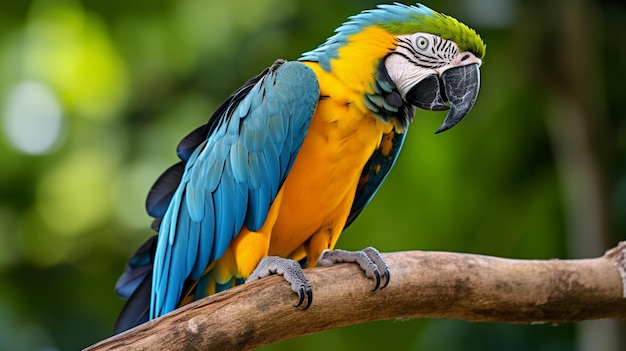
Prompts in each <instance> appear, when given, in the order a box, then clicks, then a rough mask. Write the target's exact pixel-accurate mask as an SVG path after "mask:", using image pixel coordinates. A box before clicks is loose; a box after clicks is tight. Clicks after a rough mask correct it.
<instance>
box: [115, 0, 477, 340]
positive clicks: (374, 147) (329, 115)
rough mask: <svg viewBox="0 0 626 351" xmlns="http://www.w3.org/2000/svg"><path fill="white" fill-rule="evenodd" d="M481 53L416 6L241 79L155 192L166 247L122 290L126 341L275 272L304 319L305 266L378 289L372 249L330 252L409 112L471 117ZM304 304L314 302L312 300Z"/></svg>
mask: <svg viewBox="0 0 626 351" xmlns="http://www.w3.org/2000/svg"><path fill="white" fill-rule="evenodd" d="M485 50H486V46H485V44H484V43H483V41H482V39H481V38H480V36H479V35H478V34H477V33H476V32H475V31H474V30H473V29H470V28H469V27H468V26H466V25H465V24H462V23H461V22H459V21H457V20H456V19H454V18H452V17H450V16H447V15H444V14H441V13H439V12H436V11H433V10H431V9H430V8H428V7H426V6H424V5H421V4H417V5H403V4H399V3H395V4H392V5H379V6H378V7H377V8H375V9H372V10H366V11H364V12H362V13H360V14H357V15H355V16H352V17H350V18H349V19H348V21H347V22H345V23H344V24H343V25H341V26H340V27H339V28H338V29H336V30H335V34H334V35H333V36H331V37H330V38H329V39H327V40H326V42H325V43H323V44H322V45H320V46H319V47H318V48H316V49H314V50H312V51H309V52H305V53H304V54H302V56H301V57H300V58H299V59H298V60H297V61H290V62H287V61H284V60H277V61H276V62H274V64H273V65H271V66H270V67H269V68H267V69H265V70H264V71H263V72H261V73H260V74H259V75H258V76H256V77H254V78H252V79H250V80H249V81H247V82H246V83H245V84H244V85H243V86H242V87H241V88H239V89H238V90H237V91H235V92H234V93H233V94H232V95H231V96H230V97H228V99H226V101H224V102H223V103H222V104H221V105H220V106H219V107H218V108H217V109H216V111H215V112H214V114H213V116H212V117H211V118H210V119H209V121H208V123H206V124H204V125H202V126H200V127H199V128H197V129H195V130H194V131H192V132H191V133H190V134H189V135H187V136H186V137H185V138H184V139H182V141H181V142H180V144H179V145H178V148H177V154H178V157H179V158H180V162H178V163H176V164H175V165H173V166H172V167H170V168H169V169H167V170H166V171H165V172H164V173H163V174H162V175H161V176H160V177H159V178H158V179H157V181H156V182H155V184H154V186H153V187H152V189H151V190H150V192H149V194H148V197H147V200H146V208H147V212H148V214H149V215H150V216H152V217H154V218H155V220H154V222H153V228H154V229H155V230H157V231H158V235H157V236H154V237H152V238H150V239H149V240H148V241H147V242H146V243H145V244H144V245H143V246H142V247H140V248H139V250H138V251H137V252H136V254H135V255H134V256H133V257H132V258H131V259H130V261H129V263H128V265H127V267H126V270H125V272H124V273H123V274H122V276H121V277H120V279H119V280H118V283H117V285H116V292H117V293H118V294H119V295H120V296H122V297H124V298H127V299H128V301H127V302H126V305H125V306H124V308H123V309H122V312H121V313H120V316H119V318H118V321H117V323H116V326H115V332H116V333H118V332H121V331H124V330H126V329H128V328H131V327H133V326H135V325H138V324H140V323H143V322H145V321H147V320H148V319H153V318H156V317H159V316H161V315H164V314H166V313H168V312H170V311H172V310H174V309H176V308H178V307H179V306H181V305H184V304H187V303H189V302H191V301H194V300H196V299H199V298H201V297H204V296H207V295H211V294H214V293H216V292H219V291H222V290H224V289H228V288H230V287H233V286H235V285H238V284H241V283H243V282H245V281H246V279H247V281H250V280H253V279H258V278H261V277H264V276H267V275H269V274H274V273H276V274H281V275H283V277H284V278H285V280H287V281H288V282H289V283H290V284H291V289H292V290H293V291H294V292H295V293H296V294H298V302H297V303H296V304H295V306H296V307H298V306H301V307H302V308H304V309H306V308H308V307H309V306H310V304H311V302H312V298H313V295H312V289H311V286H310V284H309V282H308V280H307V279H306V276H305V275H304V273H303V271H302V267H313V266H316V265H331V264H334V263H338V262H356V263H358V264H359V265H360V266H361V268H362V269H363V270H364V272H365V275H366V276H367V277H369V278H371V279H373V280H374V289H373V290H377V289H379V288H384V287H385V286H386V285H387V284H388V283H389V279H390V274H389V269H388V267H387V265H386V264H385V262H384V261H383V260H382V258H381V256H380V255H379V253H378V251H376V250H375V249H373V248H367V249H365V250H362V251H357V252H348V251H343V250H334V247H335V243H336V242H337V239H338V238H339V235H340V234H341V233H342V231H343V230H344V229H345V228H346V227H348V226H349V225H350V224H351V223H352V222H353V221H354V220H355V218H356V217H357V216H358V215H359V214H360V213H361V211H362V210H363V208H364V207H365V206H366V205H367V203H368V202H369V201H370V200H371V198H372V197H373V196H374V194H375V193H376V191H377V190H378V188H379V187H380V185H381V183H382V182H383V180H384V179H385V177H386V175H387V173H388V172H389V171H390V169H391V168H392V166H393V164H394V161H395V159H396V157H397V156H398V153H399V151H400V149H401V147H402V144H403V141H404V139H405V137H406V132H407V128H408V126H409V124H410V122H411V121H412V120H413V117H414V114H415V107H419V108H422V109H425V110H434V111H442V110H449V112H448V114H447V116H446V118H445V120H444V122H443V124H442V126H441V127H440V128H439V129H438V130H437V133H439V132H442V131H445V130H447V129H449V128H452V127H453V126H454V125H456V124H457V123H458V122H459V121H461V120H462V119H463V118H464V117H465V116H466V115H467V114H468V113H469V111H470V110H471V108H472V106H473V105H474V103H475V101H476V97H477V95H478V90H479V86H480V72H479V67H480V65H481V64H482V59H483V57H484V55H485ZM305 300H306V301H305Z"/></svg>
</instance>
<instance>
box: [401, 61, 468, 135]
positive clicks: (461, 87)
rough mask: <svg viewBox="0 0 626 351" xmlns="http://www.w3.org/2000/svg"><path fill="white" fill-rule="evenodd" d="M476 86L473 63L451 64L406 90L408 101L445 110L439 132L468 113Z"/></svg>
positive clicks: (454, 123) (453, 124) (434, 109)
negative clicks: (454, 65)
mask: <svg viewBox="0 0 626 351" xmlns="http://www.w3.org/2000/svg"><path fill="white" fill-rule="evenodd" d="M479 89H480V70H479V69H478V65H477V64H471V65H467V66H461V67H454V68H450V69H448V70H446V71H445V72H443V73H442V74H441V76H437V75H435V74H433V75H430V76H428V77H426V78H424V79H423V80H422V81H421V82H419V83H418V84H416V85H415V86H414V87H413V88H411V90H409V92H408V93H407V96H406V100H407V102H408V103H410V104H412V105H414V106H416V107H419V108H422V109H426V110H431V111H442V110H447V109H449V110H450V112H448V115H447V116H446V119H445V120H444V121H443V124H442V125H441V127H439V129H437V131H436V132H435V133H441V132H443V131H446V130H448V129H450V128H452V127H454V126H455V125H456V124H457V123H459V122H460V121H461V120H462V119H463V118H464V117H465V116H467V114H468V113H469V112H470V110H471V109H472V107H473V106H474V103H475V102H476V97H478V91H479Z"/></svg>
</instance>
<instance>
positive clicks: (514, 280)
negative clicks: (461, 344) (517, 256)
mask: <svg viewBox="0 0 626 351" xmlns="http://www.w3.org/2000/svg"><path fill="white" fill-rule="evenodd" d="M383 258H384V259H385V261H386V262H387V263H388V264H389V267H390V270H391V282H390V284H389V286H387V287H386V288H385V289H383V290H380V291H375V292H372V291H371V289H372V286H373V282H372V281H371V280H369V279H366V278H365V276H364V274H363V273H362V271H361V270H360V269H359V268H358V267H357V266H356V265H354V264H340V265H336V266H334V267H323V268H322V267H319V268H314V269H307V270H305V273H306V275H307V277H308V278H309V279H310V281H311V284H312V286H313V305H311V307H310V308H309V309H308V310H306V311H303V310H301V309H299V308H295V307H293V306H292V305H293V304H294V303H295V302H296V295H295V294H293V293H292V292H291V290H290V289H289V287H288V284H287V283H286V282H285V281H283V280H282V278H281V277H278V276H272V277H268V278H264V279H260V280H258V281H255V282H252V283H249V284H244V285H242V286H238V287H235V288H233V289H229V290H227V291H225V292H222V293H219V294H216V295H213V296H210V297H208V298H204V299H202V300H199V301H196V302H194V303H192V304H189V305H187V306H184V307H182V308H180V309H178V310H176V311H174V312H172V313H169V314H167V315H165V316H163V317H161V318H158V319H156V320H153V321H150V322H148V323H146V324H143V325H140V326H138V327H135V328H133V329H131V330H129V331H127V332H124V333H122V334H119V335H116V336H113V337H111V338H109V339H106V340H104V341H101V342H99V343H97V344H95V345H93V346H91V347H88V348H87V349H86V350H89V351H103V350H120V349H124V350H153V349H167V350H188V349H191V350H196V349H199V350H247V349H252V348H255V347H259V346H262V345H266V344H270V343H273V342H276V341H279V340H284V339H288V338H293V337H297V336H302V335H307V334H311V333H315V332H319V331H322V330H326V329H331V328H337V327H340V326H345V325H351V324H358V323H362V322H366V321H372V320H381V319H407V318H424V317H428V318H450V319H463V320H467V321H476V322H502V323H566V322H575V321H582V320H589V319H600V318H620V319H626V242H622V243H620V244H619V245H618V247H616V248H614V249H612V250H609V251H607V253H606V254H605V255H604V256H603V257H599V258H594V259H581V260H556V259H555V260H512V259H503V258H496V257H489V256H481V255H471V254H457V253H446V252H421V251H411V252H397V253H386V254H383Z"/></svg>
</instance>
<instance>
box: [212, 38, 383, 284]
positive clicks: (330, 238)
mask: <svg viewBox="0 0 626 351" xmlns="http://www.w3.org/2000/svg"><path fill="white" fill-rule="evenodd" d="M394 46H395V39H394V37H393V36H391V35H389V34H388V33H386V32H385V31H384V30H382V29H380V28H376V27H371V28H369V29H366V30H364V31H363V32H361V33H358V34H355V35H353V36H352V37H350V38H349V44H348V45H346V46H345V47H344V48H342V49H340V50H339V52H338V54H339V57H340V59H337V60H332V61H331V67H332V70H331V71H332V73H330V72H327V71H325V70H323V69H322V68H321V67H320V66H319V64H317V63H314V62H305V64H306V65H308V66H309V67H311V69H313V71H314V72H315V74H316V75H317V77H318V81H319V85H320V101H319V103H318V105H317V108H316V110H315V114H314V115H313V118H312V121H311V125H310V127H309V130H308V132H307V135H306V137H305V139H304V142H303V144H302V147H301V149H300V152H299V153H298V156H297V157H296V159H295V162H294V164H293V167H292V169H291V171H290V172H289V174H288V176H287V178H286V180H285V182H284V183H283V186H282V187H281V190H280V191H279V193H278V196H277V197H276V199H275V201H274V202H273V203H272V206H271V208H270V211H269V214H268V217H267V220H266V222H265V224H264V225H263V227H262V228H261V229H260V230H259V231H257V232H251V231H249V230H247V229H246V228H244V229H242V231H241V232H240V233H239V234H238V235H237V237H236V238H235V239H234V240H233V243H232V244H231V246H230V248H229V250H228V251H227V253H226V254H225V255H224V257H223V258H221V259H220V260H219V262H217V263H216V270H218V271H219V270H220V269H221V270H222V273H221V274H220V273H218V272H216V273H218V274H217V275H218V276H221V277H223V279H224V280H227V278H229V276H230V275H231V274H232V275H236V276H240V277H244V278H245V277H247V276H248V275H250V273H251V272H252V270H253V269H254V268H255V267H256V265H257V264H258V262H259V261H260V260H261V258H263V257H264V256H267V255H277V256H281V257H290V258H293V259H296V260H299V259H301V258H303V257H304V256H307V258H308V262H309V265H315V263H316V262H317V259H318V257H319V255H320V254H321V252H322V251H323V250H324V249H332V248H333V247H334V246H335V243H336V241H337V239H338V238H339V234H340V233H341V231H342V230H343V228H344V226H345V223H346V219H347V217H348V215H349V213H350V209H351V206H352V202H353V201H354V196H355V192H356V187H357V184H358V181H359V177H360V175H361V171H362V170H363V167H364V165H365V163H366V162H367V160H368V159H369V158H370V156H371V155H372V153H373V152H374V150H375V149H376V148H377V147H378V146H379V145H380V143H381V138H382V135H383V134H384V133H388V132H390V131H391V130H392V128H393V125H392V124H390V123H384V122H382V121H380V120H379V119H377V118H376V117H375V116H374V115H373V114H372V113H371V111H370V110H368V109H367V107H366V106H365V103H364V100H363V96H364V94H365V93H372V91H371V90H372V80H373V78H374V75H375V70H376V69H377V62H379V60H380V59H381V58H382V57H384V56H385V55H386V54H387V53H388V52H389V51H390V50H393V47H394ZM220 267H221V268H220ZM218 280H221V279H219V278H218Z"/></svg>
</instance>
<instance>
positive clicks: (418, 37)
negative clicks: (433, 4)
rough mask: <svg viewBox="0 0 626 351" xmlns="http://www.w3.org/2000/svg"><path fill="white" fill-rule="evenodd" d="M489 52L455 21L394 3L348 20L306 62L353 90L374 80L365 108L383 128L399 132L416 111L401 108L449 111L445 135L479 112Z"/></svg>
mask: <svg viewBox="0 0 626 351" xmlns="http://www.w3.org/2000/svg"><path fill="white" fill-rule="evenodd" d="M485 51H486V46H485V44H484V42H483V41H482V39H481V38H480V36H479V35H478V34H477V33H476V32H475V31H474V30H473V29H471V28H469V27H468V26H466V25H465V24H463V23H461V22H459V21H457V20H456V19H454V18H452V17H450V16H447V15H444V14H442V13H439V12H436V11H433V10H431V9H430V8H428V7H426V6H424V5H421V4H417V5H415V6H412V5H404V4H399V3H395V4H393V5H379V6H378V7H377V8H376V9H373V10H367V11H364V12H362V13H360V14H358V15H355V16H352V17H350V18H349V21H348V22H346V23H344V24H343V25H342V26H340V27H339V28H337V30H336V31H335V35H334V36H332V37H330V38H329V39H328V40H327V41H326V42H325V43H324V44H322V45H321V46H320V47H318V48H317V49H315V50H313V51H309V52H307V53H305V54H303V56H302V57H301V58H300V60H305V61H317V62H319V64H320V65H321V67H322V68H324V69H325V70H326V71H329V72H333V73H336V74H337V75H338V76H340V77H341V79H342V80H343V81H344V82H346V83H347V84H348V85H352V86H354V87H355V89H356V87H357V86H358V85H359V84H362V83H363V82H367V81H368V78H367V76H369V77H370V78H369V85H368V87H369V88H370V89H369V90H368V91H366V92H365V94H364V100H365V103H364V105H365V106H367V108H369V109H370V110H372V111H373V112H374V114H375V115H376V116H377V117H379V118H380V119H382V120H384V121H387V122H389V121H391V120H392V119H394V121H393V122H395V123H396V126H397V127H398V129H400V130H404V129H405V128H406V127H407V125H408V124H409V123H410V122H411V120H412V118H413V112H414V111H413V109H411V110H410V112H405V113H398V111H400V110H401V109H402V107H403V106H406V105H410V106H415V107H418V108H421V109H426V110H431V111H442V110H449V112H448V114H447V116H446V118H445V120H444V122H443V124H442V126H441V127H440V128H439V129H438V130H437V132H436V133H440V132H443V131H445V130H448V129H450V128H452V127H453V126H455V125H456V124H457V123H459V122H460V121H461V120H462V119H463V118H464V117H465V116H466V115H467V114H468V113H469V111H470V110H471V109H472V107H473V106H474V103H475V101H476V98H477V96H478V90H479V88H480V69H479V67H480V66H481V64H482V59H483V57H484V55H485ZM400 100H401V101H400Z"/></svg>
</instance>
